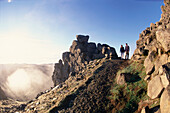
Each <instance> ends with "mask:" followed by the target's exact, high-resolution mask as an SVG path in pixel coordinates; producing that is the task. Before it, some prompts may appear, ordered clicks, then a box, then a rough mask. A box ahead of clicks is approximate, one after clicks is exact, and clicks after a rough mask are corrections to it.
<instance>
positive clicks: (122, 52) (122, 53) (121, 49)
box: [120, 45, 125, 59]
mask: <svg viewBox="0 0 170 113" xmlns="http://www.w3.org/2000/svg"><path fill="white" fill-rule="evenodd" d="M124 52H125V49H124V47H123V45H121V46H120V53H121V59H123V57H124Z"/></svg>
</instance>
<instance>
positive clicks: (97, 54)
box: [52, 35, 118, 86]
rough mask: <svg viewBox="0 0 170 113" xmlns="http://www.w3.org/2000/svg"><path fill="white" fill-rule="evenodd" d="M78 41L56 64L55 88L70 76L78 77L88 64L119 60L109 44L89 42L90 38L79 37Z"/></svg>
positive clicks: (53, 77) (73, 43) (54, 74)
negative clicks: (96, 61) (105, 60)
mask: <svg viewBox="0 0 170 113" xmlns="http://www.w3.org/2000/svg"><path fill="white" fill-rule="evenodd" d="M76 38H77V40H74V41H73V42H72V45H71V46H70V50H69V52H64V53H63V55H62V60H61V59H60V60H59V63H56V64H55V70H54V73H53V76H52V80H53V82H54V86H56V85H58V84H60V83H61V82H63V81H65V80H66V79H67V78H68V77H69V75H70V76H76V75H77V74H78V73H79V72H80V71H82V70H83V69H84V68H85V67H86V66H87V64H88V63H89V62H90V61H92V60H94V59H101V58H108V59H117V58H118V55H117V53H116V50H115V48H113V47H110V46H109V45H107V44H100V43H98V44H97V46H96V44H95V43H93V42H88V40H89V36H84V35H77V36H76Z"/></svg>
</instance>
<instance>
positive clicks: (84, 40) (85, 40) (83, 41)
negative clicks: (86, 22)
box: [76, 35, 89, 43]
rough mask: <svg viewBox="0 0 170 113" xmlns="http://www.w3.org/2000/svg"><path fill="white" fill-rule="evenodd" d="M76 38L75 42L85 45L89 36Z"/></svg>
mask: <svg viewBox="0 0 170 113" xmlns="http://www.w3.org/2000/svg"><path fill="white" fill-rule="evenodd" d="M76 38H77V41H78V42H80V43H87V42H88V40H89V36H88V35H86V36H84V35H77V36H76Z"/></svg>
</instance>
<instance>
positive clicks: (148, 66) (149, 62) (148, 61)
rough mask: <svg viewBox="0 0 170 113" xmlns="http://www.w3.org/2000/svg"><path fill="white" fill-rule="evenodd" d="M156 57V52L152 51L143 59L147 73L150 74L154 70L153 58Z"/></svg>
mask: <svg viewBox="0 0 170 113" xmlns="http://www.w3.org/2000/svg"><path fill="white" fill-rule="evenodd" d="M155 58H156V52H155V51H152V52H151V53H150V54H149V55H148V56H147V57H146V59H145V61H144V66H145V70H146V74H147V75H151V74H152V73H153V71H154V63H153V62H154V59H155Z"/></svg>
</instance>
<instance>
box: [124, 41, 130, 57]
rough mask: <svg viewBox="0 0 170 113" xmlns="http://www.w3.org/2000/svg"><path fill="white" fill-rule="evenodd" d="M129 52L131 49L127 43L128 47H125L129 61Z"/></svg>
mask: <svg viewBox="0 0 170 113" xmlns="http://www.w3.org/2000/svg"><path fill="white" fill-rule="evenodd" d="M129 51H130V47H129V46H128V44H127V43H126V46H125V59H129Z"/></svg>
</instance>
